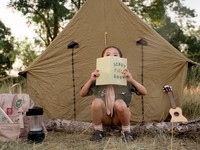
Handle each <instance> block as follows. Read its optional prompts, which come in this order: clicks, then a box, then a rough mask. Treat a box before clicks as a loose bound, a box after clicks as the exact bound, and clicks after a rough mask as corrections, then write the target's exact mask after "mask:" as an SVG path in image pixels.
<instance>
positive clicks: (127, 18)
mask: <svg viewBox="0 0 200 150" xmlns="http://www.w3.org/2000/svg"><path fill="white" fill-rule="evenodd" d="M141 39H143V40H145V42H147V45H138V44H137V41H138V40H141ZM72 41H74V42H77V43H78V44H79V47H78V48H74V49H71V48H68V44H69V43H70V42H72ZM105 46H116V47H118V48H119V49H121V51H122V53H123V57H125V58H127V60H128V69H129V71H130V72H131V73H132V75H133V77H134V78H135V79H136V80H137V81H139V82H142V81H143V82H144V86H145V87H146V88H147V91H148V94H147V95H146V96H143V104H142V98H141V96H137V95H134V94H133V98H132V101H131V104H130V111H131V122H132V123H138V122H142V121H147V122H159V121H163V120H165V119H166V118H167V117H168V115H169V109H170V107H171V106H170V103H169V100H168V96H167V93H165V92H163V86H164V85H166V84H168V85H170V86H172V88H173V94H174V99H175V102H176V104H177V106H180V105H181V102H182V101H181V100H182V93H183V88H184V83H185V79H186V75H187V69H188V65H190V64H193V65H199V64H198V63H196V62H193V61H192V60H190V59H188V58H186V57H185V56H184V55H183V54H182V53H181V52H179V51H178V50H177V49H175V48H174V47H173V46H172V45H171V44H170V43H169V42H167V41H166V40H165V39H164V38H163V37H161V36H160V35H159V34H158V33H157V32H156V31H154V30H153V29H152V28H151V27H149V26H148V25H147V24H146V23H145V22H144V21H142V20H141V19H140V18H139V17H138V16H136V14H135V13H134V12H132V11H131V10H130V9H129V8H128V7H127V6H126V5H124V4H123V2H122V1H121V0H87V1H86V2H85V4H84V5H83V6H82V8H81V9H80V10H79V11H78V12H77V13H76V14H75V16H74V17H73V18H72V19H71V20H70V22H69V23H68V24H67V26H66V27H65V28H64V29H63V30H62V32H61V33H60V34H59V35H58V36H57V37H56V38H55V39H54V41H53V42H52V43H51V44H50V45H49V46H48V47H47V48H46V50H45V51H44V52H43V53H42V54H41V55H40V56H38V57H37V58H36V59H35V60H34V61H33V62H32V63H31V64H30V65H29V66H28V67H27V68H26V69H25V70H24V71H22V72H20V73H19V74H20V75H23V76H26V79H27V93H28V94H29V95H30V97H31V99H33V100H34V102H35V104H36V105H38V106H40V107H43V108H44V117H45V118H49V119H54V118H59V119H68V120H78V121H87V122H91V112H90V105H91V103H92V100H93V99H94V96H89V97H80V95H79V91H80V88H81V86H82V85H83V84H84V83H85V82H86V81H87V80H88V78H89V76H90V74H91V72H92V71H94V70H95V68H96V59H97V58H99V57H101V52H102V50H103V49H104V48H105ZM72 52H73V55H72ZM72 56H73V59H72ZM72 61H73V62H72ZM72 65H73V66H72ZM142 72H143V78H142ZM142 108H144V111H143V112H144V115H143V114H142ZM74 117H76V118H74Z"/></svg>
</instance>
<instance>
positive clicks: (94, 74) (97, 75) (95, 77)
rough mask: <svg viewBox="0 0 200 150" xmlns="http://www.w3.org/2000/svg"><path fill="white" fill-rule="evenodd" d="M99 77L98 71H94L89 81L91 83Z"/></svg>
mask: <svg viewBox="0 0 200 150" xmlns="http://www.w3.org/2000/svg"><path fill="white" fill-rule="evenodd" d="M99 76H100V73H99V70H95V71H94V72H92V73H91V76H90V79H91V80H92V81H95V80H96V79H97V77H99Z"/></svg>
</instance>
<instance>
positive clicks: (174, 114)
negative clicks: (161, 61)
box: [163, 85, 188, 122]
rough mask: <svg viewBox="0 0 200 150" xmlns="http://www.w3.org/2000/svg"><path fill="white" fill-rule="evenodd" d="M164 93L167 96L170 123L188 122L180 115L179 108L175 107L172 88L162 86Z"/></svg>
mask: <svg viewBox="0 0 200 150" xmlns="http://www.w3.org/2000/svg"><path fill="white" fill-rule="evenodd" d="M163 89H164V91H165V92H166V93H167V94H168V98H169V101H170V103H171V107H172V108H170V110H169V113H170V115H171V122H187V121H188V120H187V119H186V118H185V117H184V116H183V115H182V110H181V108H180V107H176V103H175V100H174V98H173V93H172V87H171V86H169V85H165V86H163Z"/></svg>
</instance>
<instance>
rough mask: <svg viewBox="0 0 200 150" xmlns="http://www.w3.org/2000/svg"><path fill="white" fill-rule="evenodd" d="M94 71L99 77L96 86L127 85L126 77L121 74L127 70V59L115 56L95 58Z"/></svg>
mask: <svg viewBox="0 0 200 150" xmlns="http://www.w3.org/2000/svg"><path fill="white" fill-rule="evenodd" d="M96 69H97V70H99V73H100V76H99V77H98V78H97V80H96V85H110V84H111V85H124V86H126V85H127V80H126V77H125V76H124V75H123V74H122V72H123V71H124V69H127V59H126V58H120V57H115V56H106V57H101V58H97V61H96Z"/></svg>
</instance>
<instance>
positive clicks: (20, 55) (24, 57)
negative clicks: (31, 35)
mask: <svg viewBox="0 0 200 150" xmlns="http://www.w3.org/2000/svg"><path fill="white" fill-rule="evenodd" d="M15 45H16V46H15V50H16V52H17V56H16V57H17V59H19V60H21V61H22V64H21V65H22V66H19V68H17V69H18V70H23V69H24V68H25V67H27V66H29V65H30V63H31V62H33V60H34V59H35V58H36V57H37V51H36V50H35V49H39V48H36V47H33V44H32V43H30V42H29V41H28V39H27V38H26V39H24V40H23V41H21V42H15ZM38 53H40V52H38Z"/></svg>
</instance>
